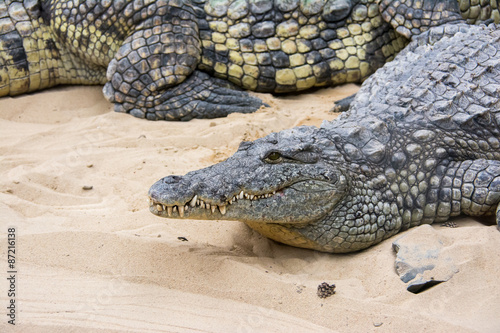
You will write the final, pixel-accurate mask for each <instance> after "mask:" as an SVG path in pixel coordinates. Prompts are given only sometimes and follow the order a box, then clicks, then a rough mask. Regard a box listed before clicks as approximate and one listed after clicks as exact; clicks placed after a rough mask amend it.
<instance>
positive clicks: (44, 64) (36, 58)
mask: <svg viewBox="0 0 500 333" xmlns="http://www.w3.org/2000/svg"><path fill="white" fill-rule="evenodd" d="M43 9H44V8H43V6H42V5H41V4H40V2H39V1H10V0H6V1H0V96H15V95H19V94H23V93H27V92H32V91H36V90H41V89H45V88H49V87H53V86H55V85H58V84H69V83H78V84H98V83H102V81H103V79H104V75H105V69H102V68H99V69H97V68H96V69H90V68H89V66H88V65H85V64H84V63H83V62H82V61H81V60H79V59H77V58H75V57H74V56H73V55H71V54H70V53H68V52H65V51H64V50H62V49H61V48H60V47H59V43H58V41H57V39H56V38H57V37H56V36H55V35H54V34H53V33H52V31H51V29H50V27H49V25H47V24H46V22H45V21H46V20H44V13H43Z"/></svg>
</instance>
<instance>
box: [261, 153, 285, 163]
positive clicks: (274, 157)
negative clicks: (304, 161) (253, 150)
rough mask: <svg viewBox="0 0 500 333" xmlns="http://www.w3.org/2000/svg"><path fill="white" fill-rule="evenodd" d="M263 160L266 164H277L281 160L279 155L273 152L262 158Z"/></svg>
mask: <svg viewBox="0 0 500 333" xmlns="http://www.w3.org/2000/svg"><path fill="white" fill-rule="evenodd" d="M264 160H265V161H266V162H268V163H279V162H281V160H282V157H281V154H280V153H278V152H276V151H273V152H271V153H269V154H267V156H266V157H265V158H264Z"/></svg>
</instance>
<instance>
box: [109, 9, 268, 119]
mask: <svg viewBox="0 0 500 333" xmlns="http://www.w3.org/2000/svg"><path fill="white" fill-rule="evenodd" d="M161 9H162V10H164V11H167V12H166V13H163V12H162V13H161V14H162V15H161V16H158V17H153V18H151V19H147V20H145V21H144V22H142V24H140V25H138V26H137V27H136V28H135V29H134V30H133V31H132V32H131V33H130V34H129V36H128V37H127V38H126V39H125V41H124V43H123V44H122V46H121V47H120V49H119V50H118V52H117V54H116V55H115V57H114V59H113V60H112V61H111V63H110V64H109V66H108V71H107V79H108V82H107V83H106V85H105V86H104V90H103V91H104V96H105V97H106V98H107V99H108V100H109V101H110V102H112V103H115V111H117V112H127V113H130V114H131V115H133V116H135V117H138V118H146V119H149V120H189V119H192V118H215V117H223V116H226V115H228V114H229V113H232V112H253V111H256V110H257V109H258V108H259V107H260V106H261V105H262V102H261V101H260V100H259V99H257V98H255V97H251V96H250V95H248V94H247V93H246V92H243V91H240V90H234V89H233V88H235V87H234V86H233V85H232V84H230V83H227V82H223V81H221V80H218V79H214V78H212V77H209V76H208V75H206V74H204V73H201V72H199V71H197V70H196V67H197V65H198V63H199V61H200V59H201V42H200V39H199V35H198V33H199V31H198V23H197V18H196V16H195V14H194V13H192V12H191V11H190V10H189V7H187V8H186V7H182V6H180V7H175V6H174V5H170V6H165V7H162V8H161ZM165 17H168V20H167V21H165V19H164V18H165ZM158 20H160V21H158ZM161 20H163V24H161V23H162V21H161ZM157 21H158V22H157Z"/></svg>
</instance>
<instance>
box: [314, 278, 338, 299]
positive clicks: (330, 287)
mask: <svg viewBox="0 0 500 333" xmlns="http://www.w3.org/2000/svg"><path fill="white" fill-rule="evenodd" d="M333 294H335V285H334V284H328V283H326V282H323V283H322V284H320V285H319V286H318V291H317V295H318V297H319V298H327V297H330V296H332V295H333Z"/></svg>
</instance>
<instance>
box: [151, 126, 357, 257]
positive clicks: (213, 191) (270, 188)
mask: <svg viewBox="0 0 500 333" xmlns="http://www.w3.org/2000/svg"><path fill="white" fill-rule="evenodd" d="M335 151H336V149H335V146H334V145H333V143H332V142H331V141H330V140H328V139H327V138H326V136H324V135H323V134H322V131H321V130H320V129H317V128H315V127H305V126H304V127H297V128H294V129H291V130H286V131H282V132H279V133H273V134H271V135H269V136H267V137H265V138H262V139H259V140H256V141H254V142H243V143H242V144H241V145H240V147H239V149H238V151H237V152H236V153H235V154H234V155H233V156H231V157H230V158H228V159H227V160H225V161H223V162H221V163H218V164H215V165H212V166H210V167H207V168H205V169H201V170H197V171H192V172H189V173H187V174H186V175H185V176H168V177H165V178H163V179H161V180H159V181H157V182H156V183H155V184H154V185H153V186H152V187H151V188H150V190H149V197H150V211H151V212H152V213H153V214H155V215H158V216H161V217H166V218H175V219H179V218H184V219H200V220H238V221H242V222H245V223H246V224H248V225H249V226H250V227H252V228H253V229H255V230H257V231H258V232H260V233H261V234H263V235H265V236H267V237H269V238H271V239H274V240H277V241H279V242H282V243H286V244H289V245H294V246H299V247H305V248H313V249H319V250H321V249H322V248H321V246H320V245H319V244H317V242H316V239H310V238H308V237H307V236H305V235H304V234H303V233H301V232H299V231H298V230H300V229H301V228H304V227H305V226H309V225H314V224H315V223H318V222H320V221H322V220H323V219H324V218H325V217H326V216H328V215H329V213H331V211H332V209H333V208H334V207H335V206H336V205H337V203H338V202H339V201H340V200H342V198H343V197H344V196H345V194H346V191H347V185H348V181H347V177H346V176H345V175H344V174H343V173H342V172H341V169H340V168H338V167H336V166H335V161H334V160H335V156H337V157H338V158H339V159H340V160H341V159H342V158H341V156H340V155H339V154H338V153H337V154H335ZM326 156H328V158H326ZM332 157H333V158H332Z"/></svg>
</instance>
